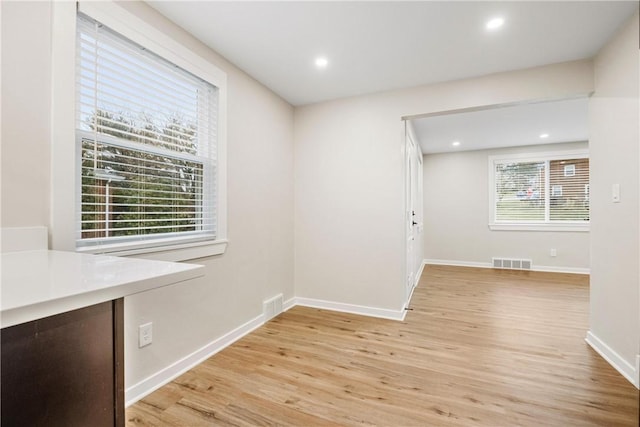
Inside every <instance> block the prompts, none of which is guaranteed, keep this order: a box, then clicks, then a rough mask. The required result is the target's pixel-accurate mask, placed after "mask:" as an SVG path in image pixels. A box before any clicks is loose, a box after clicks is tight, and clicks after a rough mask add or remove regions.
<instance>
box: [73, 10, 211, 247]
mask: <svg viewBox="0 0 640 427" xmlns="http://www.w3.org/2000/svg"><path fill="white" fill-rule="evenodd" d="M77 47H78V48H77V64H76V73H77V79H76V81H77V84H76V95H77V96H76V99H77V102H76V134H77V137H76V139H77V144H78V150H79V153H80V162H81V164H80V165H79V166H80V167H79V172H80V175H81V176H80V180H81V183H80V189H79V197H80V203H79V206H80V212H78V217H79V219H78V221H77V223H78V231H77V235H78V237H77V244H78V245H79V246H87V245H101V244H108V245H112V244H113V243H116V242H128V241H136V242H138V241H140V240H147V239H149V240H153V239H166V238H167V236H172V237H176V236H181V235H184V236H188V237H189V238H190V239H192V238H194V236H195V237H197V236H199V235H202V236H203V237H207V238H211V237H215V230H216V221H217V215H216V210H217V209H216V206H215V200H216V179H215V177H216V151H217V150H216V148H215V142H216V137H217V129H216V126H217V102H218V101H217V93H218V90H217V88H216V87H215V86H213V85H211V84H210V83H207V82H205V81H203V80H201V79H199V78H197V77H195V76H193V75H192V74H190V73H188V72H186V71H184V70H182V69H180V68H178V67H176V66H175V65H173V64H171V63H169V62H168V61H165V60H164V59H162V58H160V57H158V56H156V55H155V54H153V53H152V52H149V51H147V50H146V49H144V48H142V47H141V46H139V45H137V44H135V43H133V42H131V41H129V40H127V39H125V38H123V37H122V36H120V35H118V34H116V33H114V32H113V31H111V30H110V29H108V28H106V27H105V26H102V25H101V24H99V23H97V22H96V21H93V20H91V19H90V18H88V17H86V16H84V15H82V14H78V25H77Z"/></svg>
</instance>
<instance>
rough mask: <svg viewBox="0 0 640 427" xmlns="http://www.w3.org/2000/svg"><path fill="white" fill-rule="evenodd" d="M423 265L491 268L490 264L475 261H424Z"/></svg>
mask: <svg viewBox="0 0 640 427" xmlns="http://www.w3.org/2000/svg"><path fill="white" fill-rule="evenodd" d="M423 264H424V265H428V264H431V265H450V266H452V267H477V268H492V267H493V266H492V265H491V263H490V262H475V261H458V260H449V259H425V260H424V263H423Z"/></svg>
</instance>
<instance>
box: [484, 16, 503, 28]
mask: <svg viewBox="0 0 640 427" xmlns="http://www.w3.org/2000/svg"><path fill="white" fill-rule="evenodd" d="M503 25H504V18H500V17H498V18H493V19H490V20H489V21H487V25H486V27H487V30H497V29H498V28H500V27H502V26H503Z"/></svg>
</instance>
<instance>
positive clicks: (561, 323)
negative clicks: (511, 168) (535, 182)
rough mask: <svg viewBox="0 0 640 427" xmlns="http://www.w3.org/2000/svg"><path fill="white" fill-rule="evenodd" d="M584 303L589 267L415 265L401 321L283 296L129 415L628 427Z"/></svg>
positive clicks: (150, 420) (626, 395)
mask: <svg viewBox="0 0 640 427" xmlns="http://www.w3.org/2000/svg"><path fill="white" fill-rule="evenodd" d="M588 308H589V286H588V276H584V275H571V274H555V273H536V272H522V271H503V270H492V269H475V268H461V267H445V266H427V268H425V271H424V273H423V276H422V278H421V281H420V284H419V286H418V287H417V288H416V290H415V292H414V295H413V298H412V302H411V309H412V310H411V311H409V312H408V314H407V317H406V319H405V321H404V322H398V321H393V320H384V319H375V318H370V317H363V316H356V315H351V314H346V313H337V312H330V311H325V310H319V309H311V308H303V307H295V308H293V309H291V310H289V311H288V312H286V313H283V314H281V315H280V316H278V317H277V318H275V319H273V320H272V321H270V322H269V323H267V324H266V325H264V326H263V327H261V328H260V329H258V330H256V331H255V332H253V333H251V334H249V335H248V336H246V337H244V338H243V339H241V340H240V341H238V342H236V343H235V344H233V345H231V346H230V347H228V348H226V349H225V350H223V351H221V352H220V353H218V354H217V355H215V356H213V357H211V358H210V359H208V360H207V361H205V362H203V363H202V364H200V365H199V366H197V367H195V368H194V369H192V370H191V371H189V372H187V373H185V374H184V375H182V376H180V377H179V378H177V379H176V380H174V381H173V382H171V383H170V384H167V385H166V386H164V387H162V388H160V389H159V390H157V391H155V392H154V393H152V394H150V395H149V396H147V397H145V398H144V399H143V400H141V401H140V402H138V403H136V404H135V405H133V406H131V407H130V408H128V409H127V425H128V426H130V427H133V426H199V425H202V426H213V425H216V426H217V425H235V426H251V425H291V426H326V425H373V426H431V425H433V426H515V425H519V426H540V425H545V426H637V425H638V419H639V418H638V396H639V395H638V390H637V389H635V388H634V387H633V386H632V385H631V384H629V382H628V381H626V380H625V379H624V378H623V377H622V376H621V375H620V374H619V373H618V372H616V371H615V370H614V369H613V368H612V367H611V366H610V365H608V364H607V363H606V362H605V361H604V360H603V359H602V358H601V357H600V356H599V355H597V354H596V353H595V352H594V351H593V350H592V349H591V348H590V347H589V346H588V345H587V344H586V343H585V341H584V337H585V334H586V331H587V329H588Z"/></svg>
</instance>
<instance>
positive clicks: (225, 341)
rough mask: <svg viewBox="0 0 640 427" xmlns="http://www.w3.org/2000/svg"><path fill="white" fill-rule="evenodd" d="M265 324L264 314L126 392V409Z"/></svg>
mask: <svg viewBox="0 0 640 427" xmlns="http://www.w3.org/2000/svg"><path fill="white" fill-rule="evenodd" d="M263 324H264V319H263V316H262V314H261V315H260V316H258V317H256V318H254V319H251V320H249V321H248V322H247V323H245V324H243V325H241V326H239V327H237V328H236V329H234V330H232V331H231V332H228V333H226V334H225V335H223V336H221V337H220V338H218V339H215V340H213V341H211V342H210V343H209V344H207V345H205V346H204V347H202V348H200V349H198V350H196V351H194V352H193V353H191V354H189V355H187V356H185V357H183V358H182V359H180V360H178V361H177V362H175V363H173V364H171V365H169V366H167V367H166V368H164V369H162V370H160V371H158V372H156V373H155V374H153V375H151V376H150V377H147V378H145V379H144V380H142V381H140V382H139V383H137V384H134V385H132V386H131V387H129V388H127V389H126V390H125V407H129V406H131V405H133V404H134V403H136V402H137V401H138V400H140V399H142V398H143V397H145V396H146V395H148V394H150V393H152V392H154V391H155V390H157V389H159V388H160V387H162V386H163V385H165V384H167V383H169V382H171V381H172V380H174V379H175V378H177V377H178V376H180V375H182V374H183V373H185V372H187V371H188V370H189V369H191V368H193V367H195V366H196V365H198V364H200V363H202V362H203V361H205V360H206V359H208V358H209V357H211V356H213V355H214V354H216V353H217V352H219V351H220V350H222V349H224V348H226V347H228V346H230V345H231V344H233V343H234V342H236V341H238V340H239V339H240V338H242V337H244V336H245V335H247V334H249V333H251V332H253V331H254V330H255V329H257V328H259V327H260V326H262V325H263Z"/></svg>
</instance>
